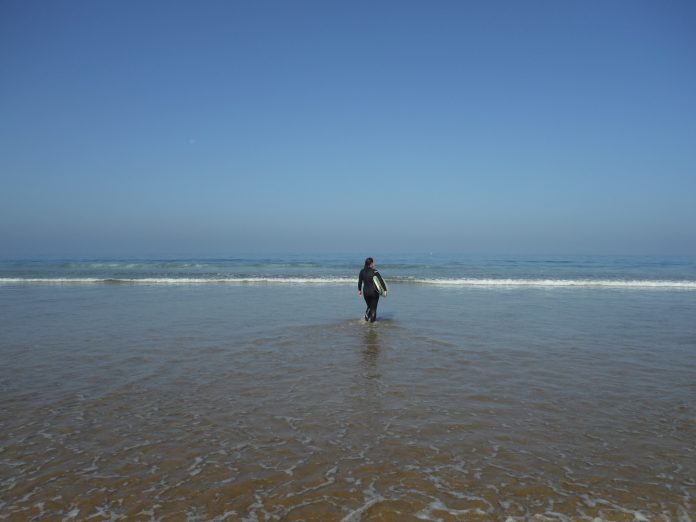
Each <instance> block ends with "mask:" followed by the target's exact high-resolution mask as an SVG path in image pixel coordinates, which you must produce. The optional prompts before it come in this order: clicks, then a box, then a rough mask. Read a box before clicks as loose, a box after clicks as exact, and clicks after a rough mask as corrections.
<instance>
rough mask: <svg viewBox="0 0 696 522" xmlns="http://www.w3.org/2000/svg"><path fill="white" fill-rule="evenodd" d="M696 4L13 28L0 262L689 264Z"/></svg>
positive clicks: (276, 7) (147, 13) (74, 22)
mask: <svg viewBox="0 0 696 522" xmlns="http://www.w3.org/2000/svg"><path fill="white" fill-rule="evenodd" d="M694 27H696V4H693V3H692V2H679V1H677V2H669V3H664V2H648V1H631V2H629V1H619V2H611V3H602V2H579V1H571V2H551V1H531V2H512V1H501V2H437V3H432V2H372V3H368V2H351V3H336V2H323V3H322V2H307V1H300V2H218V1H210V2H201V3H194V2H164V1H151V2H115V1H107V2H87V1H73V2H47V1H46V2H42V1H29V2H26V1H15V0H4V1H3V2H1V3H0V71H2V72H1V80H0V187H1V189H0V258H17V257H24V258H27V257H29V258H31V257H36V256H54V257H67V256H93V257H99V256H103V257H108V256H111V257H130V256H167V255H188V256H201V257H205V256H223V255H235V254H238V253H267V252H276V253H279V252H286V253H298V252H324V253H332V252H370V253H372V252H431V251H436V252H450V253H452V252H462V253H467V252H470V253H481V252H494V253H507V254H535V253H539V254H639V255H640V254H645V255H696V31H694V30H693V29H694Z"/></svg>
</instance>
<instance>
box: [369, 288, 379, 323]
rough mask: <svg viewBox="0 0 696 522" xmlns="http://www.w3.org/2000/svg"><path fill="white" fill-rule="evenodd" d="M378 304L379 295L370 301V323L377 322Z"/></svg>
mask: <svg viewBox="0 0 696 522" xmlns="http://www.w3.org/2000/svg"><path fill="white" fill-rule="evenodd" d="M377 303H379V294H375V295H374V296H373V297H372V299H370V322H371V323H374V322H375V321H376V320H377Z"/></svg>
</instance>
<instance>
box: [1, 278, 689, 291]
mask: <svg viewBox="0 0 696 522" xmlns="http://www.w3.org/2000/svg"><path fill="white" fill-rule="evenodd" d="M387 283H388V284H416V285H432V286H443V287H462V288H464V287H484V288H485V287H488V288H520V287H531V288H534V287H538V288H617V289H622V288H623V289H673V290H696V281H667V280H612V279H492V278H487V279H475V278H441V279H437V278H435V279H419V278H410V277H404V278H390V279H387ZM16 284H57V285H60V284H133V285H200V284H232V285H234V284H237V285H244V284H251V285H253V284H269V285H272V284H281V285H282V284H285V285H334V284H345V285H348V284H351V285H353V284H356V278H354V277H350V278H349V277H197V278H196V277H193V278H191V277H142V278H98V277H75V278H72V277H53V278H51V277H45V278H41V277H5V278H0V285H16Z"/></svg>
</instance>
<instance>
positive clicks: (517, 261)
mask: <svg viewBox="0 0 696 522" xmlns="http://www.w3.org/2000/svg"><path fill="white" fill-rule="evenodd" d="M377 262H378V269H379V270H381V272H382V274H383V276H384V277H385V278H387V279H388V280H389V282H391V283H393V284H430V285H439V286H482V287H486V286H513V287H514V286H539V287H609V288H643V289H649V288H654V289H659V288H665V289H683V290H696V257H686V256H682V257H658V256H483V255H477V256H464V255H452V254H449V255H443V254H438V255H434V254H432V255H424V254H419V255H403V254H401V255H388V256H384V257H383V258H381V259H380V258H378V259H377ZM361 266H362V258H361V257H359V256H355V255H335V254H333V255H316V254H314V255H309V254H306V255H299V254H296V255H277V256H241V257H229V258H153V259H148V258H125V259H123V258H91V259H90V258H75V259H70V258H65V259H30V260H20V259H17V260H2V261H0V284H20V283H27V284H29V283H66V284H67V283H132V284H138V283H141V284H205V283H230V284H254V283H266V284H273V283H276V284H348V283H352V282H354V280H355V278H356V273H357V271H358V270H359V269H360V268H361Z"/></svg>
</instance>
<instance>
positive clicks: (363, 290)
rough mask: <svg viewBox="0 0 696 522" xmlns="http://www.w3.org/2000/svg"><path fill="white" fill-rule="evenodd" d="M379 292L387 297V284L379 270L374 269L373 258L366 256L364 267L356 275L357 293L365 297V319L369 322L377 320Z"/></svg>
mask: <svg viewBox="0 0 696 522" xmlns="http://www.w3.org/2000/svg"><path fill="white" fill-rule="evenodd" d="M375 279H377V281H375ZM380 287H381V288H380ZM380 290H382V292H383V293H382V292H380ZM380 293H382V295H384V297H387V285H386V284H385V282H384V279H382V276H381V275H379V272H377V270H375V260H374V259H372V258H371V257H368V258H367V259H365V267H364V268H363V269H362V270H361V271H360V275H359V276H358V295H361V296H363V297H364V298H365V303H366V304H367V310H365V320H366V321H369V322H371V323H374V322H375V321H376V320H377V303H379V296H380Z"/></svg>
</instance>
